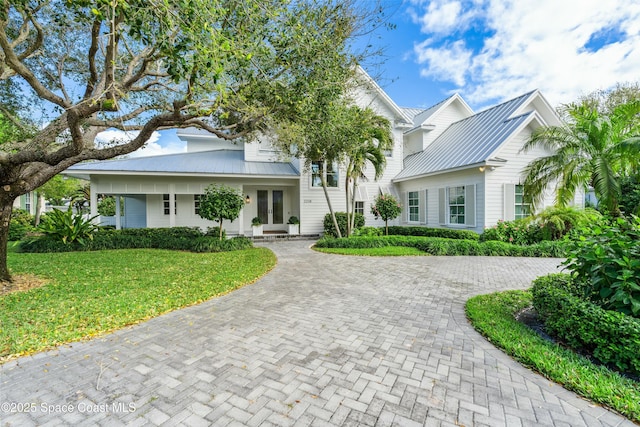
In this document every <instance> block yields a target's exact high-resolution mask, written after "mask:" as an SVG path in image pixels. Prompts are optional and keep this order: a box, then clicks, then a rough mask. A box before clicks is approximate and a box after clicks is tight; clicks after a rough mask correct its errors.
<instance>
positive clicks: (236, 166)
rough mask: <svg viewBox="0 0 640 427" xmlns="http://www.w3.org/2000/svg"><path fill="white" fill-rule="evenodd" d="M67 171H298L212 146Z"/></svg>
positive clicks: (274, 173) (281, 173) (296, 173)
mask: <svg viewBox="0 0 640 427" xmlns="http://www.w3.org/2000/svg"><path fill="white" fill-rule="evenodd" d="M67 172H79V173H84V174H91V173H98V174H105V173H110V172H112V173H113V174H123V173H125V174H126V173H140V172H143V173H164V174H183V173H185V174H186V173H188V174H204V175H252V176H285V177H297V176H299V175H300V173H299V171H298V170H297V169H296V168H295V167H294V166H293V165H292V164H291V163H289V162H269V161H265V162H254V161H245V160H244V152H243V151H242V150H212V151H198V152H190V153H179V154H166V155H161V156H149V157H136V158H132V159H120V160H106V161H100V162H91V163H81V164H77V165H74V166H72V167H70V168H69V169H67Z"/></svg>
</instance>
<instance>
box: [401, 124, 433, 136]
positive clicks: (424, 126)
mask: <svg viewBox="0 0 640 427" xmlns="http://www.w3.org/2000/svg"><path fill="white" fill-rule="evenodd" d="M435 128H436V127H435V125H420V126H416V127H414V128H412V129H409V130H408V131H405V132H404V133H403V135H407V136H408V135H411V134H412V133H415V132H417V131H419V130H421V131H425V130H426V131H432V130H434V129H435Z"/></svg>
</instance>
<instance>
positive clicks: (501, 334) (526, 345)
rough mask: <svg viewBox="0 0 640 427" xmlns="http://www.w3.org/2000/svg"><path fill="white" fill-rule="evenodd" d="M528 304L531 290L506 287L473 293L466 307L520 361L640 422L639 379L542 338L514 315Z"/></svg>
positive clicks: (483, 331) (478, 326) (473, 320)
mask: <svg viewBox="0 0 640 427" xmlns="http://www.w3.org/2000/svg"><path fill="white" fill-rule="evenodd" d="M529 306H531V293H530V292H527V291H507V292H498V293H494V294H489V295H480V296H477V297H474V298H471V299H469V301H467V305H466V311H467V317H468V318H469V320H470V321H471V324H472V325H473V326H474V327H475V328H476V329H477V330H478V331H479V332H480V333H481V334H482V335H484V336H486V337H487V339H488V340H489V341H491V343H493V344H494V345H495V346H497V347H499V348H501V349H503V350H504V351H505V352H506V353H507V354H509V355H511V356H513V357H514V358H515V359H516V360H518V361H519V362H520V363H522V364H524V365H526V366H528V367H530V368H531V369H534V370H536V371H538V372H540V373H541V374H542V375H544V376H545V377H547V378H549V379H550V380H552V381H555V382H557V383H559V384H561V385H563V386H564V387H565V388H567V389H569V390H573V391H575V392H576V393H578V394H580V395H581V396H584V397H585V398H587V399H589V400H592V401H594V402H597V403H600V404H602V405H605V406H607V407H609V408H612V409H614V410H616V411H618V412H619V413H621V414H623V415H624V416H626V417H627V418H629V419H630V420H632V421H635V422H636V423H640V383H638V382H637V381H634V380H632V379H628V378H625V377H622V376H621V375H619V374H618V373H616V372H613V371H611V370H609V369H607V368H606V367H603V366H598V365H595V364H593V363H591V362H590V361H589V359H587V358H585V357H583V356H580V355H577V354H576V353H574V352H573V351H571V350H568V349H565V348H563V347H560V346H559V345H557V344H554V343H551V342H549V341H546V340H544V339H542V338H541V337H540V336H539V335H538V334H536V333H535V332H534V331H532V330H531V329H530V328H528V327H527V326H525V325H523V324H522V323H520V322H518V321H517V320H515V317H514V314H515V313H517V312H518V311H520V310H522V309H524V308H526V307H529Z"/></svg>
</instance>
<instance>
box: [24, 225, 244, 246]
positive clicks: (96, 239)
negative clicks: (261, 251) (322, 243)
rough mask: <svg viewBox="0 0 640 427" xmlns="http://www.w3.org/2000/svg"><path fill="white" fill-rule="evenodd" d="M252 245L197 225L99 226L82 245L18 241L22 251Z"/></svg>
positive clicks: (240, 238)
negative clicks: (207, 232) (167, 226)
mask: <svg viewBox="0 0 640 427" xmlns="http://www.w3.org/2000/svg"><path fill="white" fill-rule="evenodd" d="M251 246H252V243H251V240H249V239H247V238H245V237H235V238H233V239H224V240H219V238H218V236H217V235H216V236H215V237H214V236H211V235H208V234H205V233H203V232H202V231H200V229H199V228H198V227H171V228H130V229H124V230H113V229H102V230H99V231H97V232H95V233H94V235H93V239H92V240H86V241H85V242H84V244H79V243H72V244H65V243H63V242H61V241H59V240H54V239H51V238H47V237H46V236H43V237H39V238H36V239H31V240H28V241H23V242H21V244H20V246H19V249H20V251H21V252H71V251H97V250H106V249H171V250H184V251H191V252H224V251H230V250H237V249H246V248H250V247H251Z"/></svg>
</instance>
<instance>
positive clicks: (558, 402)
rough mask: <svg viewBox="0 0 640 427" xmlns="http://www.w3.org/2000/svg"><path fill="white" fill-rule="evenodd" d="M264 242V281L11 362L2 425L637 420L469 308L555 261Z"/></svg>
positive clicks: (522, 283) (4, 376) (0, 389)
mask: <svg viewBox="0 0 640 427" xmlns="http://www.w3.org/2000/svg"><path fill="white" fill-rule="evenodd" d="M263 245H264V246H266V247H269V248H270V249H272V250H273V251H274V252H275V253H276V254H277V256H278V265H277V266H276V268H275V269H274V270H273V271H272V272H270V273H269V274H267V275H266V276H265V277H263V278H262V279H261V280H259V281H258V282H257V283H255V284H253V285H250V286H246V287H244V288H242V289H239V290H237V291H235V292H233V293H231V294H228V295H225V296H223V297H220V298H216V299H213V300H211V301H208V302H206V303H203V304H200V305H198V306H195V307H190V308H186V309H183V310H179V311H175V312H173V313H169V314H167V315H164V316H161V317H158V318H156V319H153V320H151V321H148V322H145V323H143V324H140V325H137V326H134V327H130V328H126V329H124V330H121V331H119V332H116V333H113V334H110V335H107V336H105V337H102V338H98V339H95V340H92V341H88V342H83V343H75V344H72V345H70V346H65V347H61V348H59V349H58V350H55V351H51V352H47V353H41V354H37V355H35V356H32V357H25V358H21V359H18V360H15V361H12V362H9V363H6V364H4V365H3V366H1V367H0V403H3V402H4V403H5V405H3V407H2V408H1V409H2V411H0V425H1V426H3V427H4V426H21V427H22V426H30V425H40V426H45V425H46V426H57V425H86V426H90V425H91V426H93V425H103V426H117V425H167V426H170V425H184V426H207V425H216V426H218V425H220V426H225V425H239V426H240V425H248V426H261V425H265V426H269V425H277V426H288V425H295V426H306V425H314V426H316V425H317V426H345V425H354V426H355V425H363V426H392V425H393V426H407V427H409V426H421V425H425V426H462V425H464V426H467V427H469V426H491V427H496V426H509V427H512V426H540V425H548V426H633V425H634V424H633V423H631V422H630V421H628V420H626V419H625V418H623V417H621V416H619V415H617V414H615V413H612V412H610V411H607V410H605V409H603V408H601V407H598V406H596V405H593V404H591V403H589V402H586V401H584V400H582V399H580V398H579V397H577V396H576V395H575V394H573V393H571V392H569V391H567V390H565V389H564V388H562V387H561V386H559V385H557V384H554V383H551V382H549V381H548V380H546V379H544V378H543V377H541V376H539V375H537V374H534V373H532V372H531V371H529V370H528V369H526V368H524V367H522V366H521V365H520V364H518V363H517V362H514V361H513V360H512V359H510V358H509V357H508V356H506V355H504V354H503V353H502V352H501V351H499V350H497V349H496V348H494V347H493V346H492V345H491V344H490V343H489V342H487V341H486V340H485V339H484V338H483V337H482V336H480V335H479V334H478V333H476V332H475V331H474V330H473V329H472V327H471V326H470V325H469V324H468V322H467V320H466V318H465V315H464V302H465V301H466V299H467V298H468V297H470V296H472V295H476V294H481V293H488V292H491V291H496V290H502V289H515V288H526V287H528V286H529V285H530V283H531V280H532V279H534V278H535V277H536V276H538V275H541V274H545V273H548V272H552V271H555V270H556V267H557V265H558V263H559V261H558V260H557V259H541V258H501V257H387V258H380V257H349V256H338V255H328V254H322V253H316V252H314V251H311V250H309V249H308V246H309V245H310V242H308V241H290V242H274V243H264V244H263ZM7 402H8V403H9V404H10V408H9V409H13V410H17V409H20V410H22V411H23V412H22V413H15V412H13V413H11V412H7V411H6V409H7V406H6V403H7Z"/></svg>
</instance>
